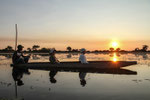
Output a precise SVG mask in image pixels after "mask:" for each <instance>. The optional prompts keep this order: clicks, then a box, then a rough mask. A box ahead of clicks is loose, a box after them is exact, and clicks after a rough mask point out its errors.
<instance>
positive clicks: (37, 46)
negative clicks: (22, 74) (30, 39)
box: [32, 45, 40, 51]
mask: <svg viewBox="0 0 150 100" xmlns="http://www.w3.org/2000/svg"><path fill="white" fill-rule="evenodd" d="M38 48H40V46H39V45H33V46H32V50H35V51H36V50H37V49H38Z"/></svg>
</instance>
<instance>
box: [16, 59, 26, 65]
mask: <svg viewBox="0 0 150 100" xmlns="http://www.w3.org/2000/svg"><path fill="white" fill-rule="evenodd" d="M24 63H25V62H24V59H23V58H19V59H18V60H17V64H24Z"/></svg>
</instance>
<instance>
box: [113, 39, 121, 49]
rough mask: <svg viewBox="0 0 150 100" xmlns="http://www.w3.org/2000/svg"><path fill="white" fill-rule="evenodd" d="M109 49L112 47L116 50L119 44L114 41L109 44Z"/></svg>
mask: <svg viewBox="0 0 150 100" xmlns="http://www.w3.org/2000/svg"><path fill="white" fill-rule="evenodd" d="M111 47H113V48H115V49H116V48H118V47H119V43H118V42H116V41H113V42H112V43H111Z"/></svg>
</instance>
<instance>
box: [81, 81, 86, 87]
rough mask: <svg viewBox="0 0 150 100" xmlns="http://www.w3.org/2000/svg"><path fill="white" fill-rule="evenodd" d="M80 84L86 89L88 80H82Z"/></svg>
mask: <svg viewBox="0 0 150 100" xmlns="http://www.w3.org/2000/svg"><path fill="white" fill-rule="evenodd" d="M80 84H81V85H82V87H84V86H85V85H86V80H85V79H82V80H80Z"/></svg>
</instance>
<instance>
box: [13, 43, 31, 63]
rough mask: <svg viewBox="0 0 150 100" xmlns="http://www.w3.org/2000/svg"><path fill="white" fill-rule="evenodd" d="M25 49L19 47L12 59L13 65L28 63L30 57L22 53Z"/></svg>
mask: <svg viewBox="0 0 150 100" xmlns="http://www.w3.org/2000/svg"><path fill="white" fill-rule="evenodd" d="M23 48H24V47H23V46H22V45H18V47H17V51H15V52H14V54H13V57H12V61H13V64H24V63H28V61H29V58H30V56H24V55H23V52H22V50H23Z"/></svg>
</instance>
